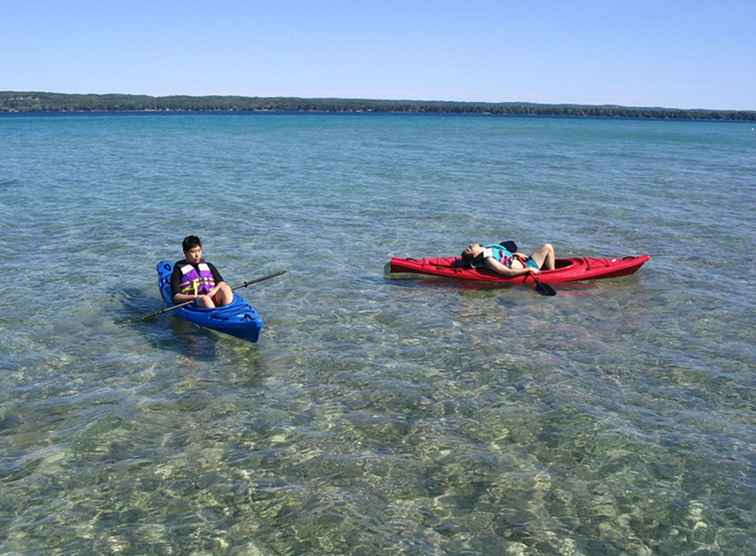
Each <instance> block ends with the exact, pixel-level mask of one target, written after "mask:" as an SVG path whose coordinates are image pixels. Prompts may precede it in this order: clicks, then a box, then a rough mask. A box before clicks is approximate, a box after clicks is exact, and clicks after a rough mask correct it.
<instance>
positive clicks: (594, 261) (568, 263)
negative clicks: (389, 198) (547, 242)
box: [386, 255, 651, 284]
mask: <svg viewBox="0 0 756 556" xmlns="http://www.w3.org/2000/svg"><path fill="white" fill-rule="evenodd" d="M649 259H651V257H650V256H648V255H638V256H635V257H622V258H616V259H603V258H598V257H575V258H568V259H557V260H556V268H555V269H554V270H542V271H541V272H540V273H538V275H537V276H538V280H539V281H541V282H543V283H544V284H563V283H564V282H576V281H578V280H597V279H599V278H616V277H617V276H626V275H628V274H632V273H633V272H635V271H636V270H638V269H639V268H640V267H642V266H643V264H644V263H645V262H646V261H648V260H649ZM459 264H460V257H437V258H431V259H400V258H397V257H393V258H392V259H391V261H390V262H389V263H388V264H387V265H386V272H387V274H390V276H389V277H392V278H408V277H409V278H421V277H430V276H441V277H443V278H454V279H457V280H472V281H475V282H489V283H499V284H523V283H525V282H526V280H527V282H528V283H529V284H530V283H532V279H530V278H528V277H527V275H522V276H515V277H514V278H506V277H504V276H501V275H500V274H496V273H495V272H492V271H490V270H488V269H478V268H465V267H463V266H459ZM393 275H396V276H393Z"/></svg>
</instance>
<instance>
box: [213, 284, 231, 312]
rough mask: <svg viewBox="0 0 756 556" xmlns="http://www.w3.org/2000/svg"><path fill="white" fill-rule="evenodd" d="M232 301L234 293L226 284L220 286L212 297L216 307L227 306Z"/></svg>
mask: <svg viewBox="0 0 756 556" xmlns="http://www.w3.org/2000/svg"><path fill="white" fill-rule="evenodd" d="M233 300H234V292H233V291H231V287H230V286H229V285H228V284H225V283H223V284H221V287H220V289H219V290H218V291H217V292H216V293H215V295H214V296H213V301H214V302H215V306H216V307H221V306H222V305H228V304H229V303H231V302H232V301H233Z"/></svg>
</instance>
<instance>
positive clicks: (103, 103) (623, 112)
mask: <svg viewBox="0 0 756 556" xmlns="http://www.w3.org/2000/svg"><path fill="white" fill-rule="evenodd" d="M214 111H218V112H253V111H254V112H329V113H344V112H346V113H355V112H376V113H420V114H423V113H425V114H428V113H430V114H433V113H438V114H486V115H500V116H560V117H573V118H581V117H583V118H634V119H664V120H720V121H756V110H711V109H680V108H662V107H632V106H617V105H584V104H539V103H530V102H457V101H435V100H434V101H424V100H375V99H346V98H297V97H242V96H184V95H176V96H163V97H154V96H149V95H126V94H102V95H100V94H67V93H49V92H19V91H0V112H214Z"/></svg>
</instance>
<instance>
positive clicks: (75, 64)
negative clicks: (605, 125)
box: [0, 0, 756, 110]
mask: <svg viewBox="0 0 756 556" xmlns="http://www.w3.org/2000/svg"><path fill="white" fill-rule="evenodd" d="M0 90H13V91H52V92H63V93H133V94H149V95H158V96H162V95H170V94H187V95H211V94H218V95H243V96H298V97H307V98H312V97H338V98H371V99H415V100H458V101H488V102H508V101H515V102H540V103H577V104H619V105H625V106H664V107H671V108H711V109H736V110H756V0H734V1H730V0H719V1H716V2H715V1H709V0H700V1H695V0H689V1H680V0H655V1H646V0H637V1H632V2H629V1H613V0H601V1H596V0H573V1H550V0H541V1H534V2H524V1H522V0H520V1H506V0H500V1H488V0H480V1H476V0H468V1H467V2H460V1H459V0H453V1H447V0H437V1H433V0H425V1H415V0H403V1H395V0H373V1H369V2H368V1H361V0H352V1H341V0H334V1H332V2H324V1H315V0H313V1H310V2H305V1H299V0H290V1H288V2H271V1H267V2H257V1H254V0H249V1H246V2H243V1H216V2H211V1H207V0H205V1H204V2H196V1H194V0H184V1H180V2H179V1H174V0H162V1H161V0H150V1H143V0H131V1H128V2H123V1H120V2H111V1H109V0H100V1H98V2H93V1H77V0H68V1H66V2H63V1H49V0H30V1H26V2H21V1H18V0H0Z"/></svg>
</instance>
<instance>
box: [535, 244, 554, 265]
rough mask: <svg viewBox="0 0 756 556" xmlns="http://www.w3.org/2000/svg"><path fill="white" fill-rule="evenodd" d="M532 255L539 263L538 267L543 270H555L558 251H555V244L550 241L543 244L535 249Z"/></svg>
mask: <svg viewBox="0 0 756 556" xmlns="http://www.w3.org/2000/svg"><path fill="white" fill-rule="evenodd" d="M530 257H531V258H532V259H533V260H534V261H535V262H537V263H538V268H540V269H541V270H554V268H556V266H555V263H556V253H555V252H554V246H553V245H551V244H550V243H544V244H543V245H541V246H540V247H539V248H538V249H536V250H535V251H533V254H532V255H530Z"/></svg>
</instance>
